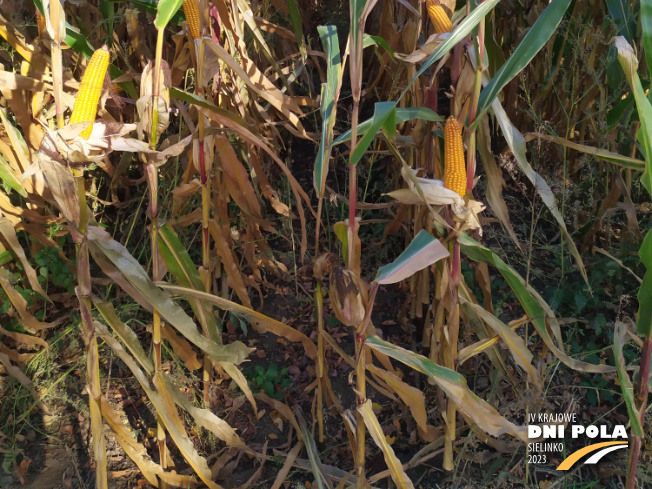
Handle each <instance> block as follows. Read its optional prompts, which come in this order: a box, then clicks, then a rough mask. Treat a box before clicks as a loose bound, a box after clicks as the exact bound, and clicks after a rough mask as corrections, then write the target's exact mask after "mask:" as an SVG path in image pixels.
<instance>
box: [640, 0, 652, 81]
mask: <svg viewBox="0 0 652 489" xmlns="http://www.w3.org/2000/svg"><path fill="white" fill-rule="evenodd" d="M641 27H642V30H643V50H644V51H645V59H646V60H647V69H648V70H649V72H650V76H652V0H641Z"/></svg>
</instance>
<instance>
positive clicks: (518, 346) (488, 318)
mask: <svg viewBox="0 0 652 489" xmlns="http://www.w3.org/2000/svg"><path fill="white" fill-rule="evenodd" d="M459 298H460V302H461V305H462V308H463V309H467V308H468V309H471V310H473V312H474V313H475V314H476V315H477V316H478V317H479V318H481V319H482V320H483V321H484V322H485V323H486V324H487V325H489V326H490V327H491V329H492V330H493V331H494V332H495V333H496V334H497V335H498V336H500V338H501V339H502V340H503V342H504V343H505V344H506V345H507V347H508V348H509V351H510V353H511V354H512V357H513V358H514V361H515V362H516V364H517V365H518V366H519V367H521V368H522V369H523V370H525V372H526V373H527V376H528V379H530V382H532V384H534V385H535V386H536V388H537V389H539V391H540V390H541V388H542V383H541V378H540V377H539V376H538V375H537V374H536V372H535V370H534V367H533V366H532V353H531V352H530V350H528V349H527V346H526V345H525V341H523V338H521V337H520V336H519V335H517V334H516V333H515V332H514V331H513V330H512V329H511V328H509V327H508V326H507V325H505V324H504V323H503V322H502V321H501V320H500V319H498V318H497V317H496V316H494V315H493V314H491V313H490V312H489V311H487V310H486V309H485V308H484V307H482V306H480V305H478V304H475V303H474V302H473V301H472V300H471V298H470V297H469V294H468V291H467V289H466V287H465V286H460V289H459Z"/></svg>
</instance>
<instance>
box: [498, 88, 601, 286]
mask: <svg viewBox="0 0 652 489" xmlns="http://www.w3.org/2000/svg"><path fill="white" fill-rule="evenodd" d="M491 106H492V108H493V111H494V115H495V116H496V120H497V121H498V124H499V125H500V128H501V130H502V132H503V135H504V136H505V140H506V141H507V145H508V146H509V148H510V149H511V150H512V153H513V154H514V158H515V159H516V162H517V163H518V164H519V166H520V168H521V171H522V172H523V173H524V174H525V176H526V177H527V178H528V180H530V182H531V183H532V185H534V188H535V189H536V191H537V193H538V194H539V196H540V197H541V200H542V201H543V203H544V204H545V205H546V207H547V208H548V210H549V211H550V213H551V214H552V216H553V217H554V218H555V220H556V221H557V225H558V226H559V229H560V231H561V233H562V234H563V236H564V242H565V244H566V246H567V247H568V250H569V251H570V253H571V255H573V258H574V259H575V263H576V264H577V267H578V268H579V270H580V274H581V275H582V278H583V279H584V282H586V284H587V285H588V286H589V288H590V284H589V278H588V276H587V275H586V268H585V267H584V262H583V261H582V257H581V256H580V252H579V251H578V249H577V246H575V241H573V237H572V236H571V234H570V233H569V232H568V228H566V221H564V217H563V216H562V215H561V212H559V208H558V207H557V201H556V199H555V194H554V193H553V192H552V189H551V188H550V186H549V185H548V183H547V182H546V181H545V180H544V179H543V178H542V177H541V175H539V174H538V173H537V172H535V171H534V169H533V168H532V166H531V165H530V163H529V162H528V161H527V156H526V149H527V148H526V146H525V139H524V138H523V135H522V134H521V133H520V131H519V130H518V129H517V128H516V126H514V124H512V121H511V120H510V119H509V117H508V116H507V113H506V112H505V109H503V106H502V105H501V104H500V102H499V101H498V99H494V101H493V103H492V105H491Z"/></svg>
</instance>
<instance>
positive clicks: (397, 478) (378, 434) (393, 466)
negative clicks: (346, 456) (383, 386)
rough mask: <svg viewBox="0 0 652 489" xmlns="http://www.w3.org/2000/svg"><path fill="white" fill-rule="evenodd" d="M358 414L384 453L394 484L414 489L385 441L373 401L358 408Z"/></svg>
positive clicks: (405, 488)
mask: <svg viewBox="0 0 652 489" xmlns="http://www.w3.org/2000/svg"><path fill="white" fill-rule="evenodd" d="M358 412H359V413H360V414H361V415H362V418H363V419H364V424H365V425H366V426H367V429H368V430H369V434H370V435H371V438H373V440H374V442H376V445H378V448H380V450H381V451H382V452H383V456H384V457H385V463H386V464H387V467H388V468H389V472H390V474H391V477H392V480H393V481H394V484H396V486H397V487H398V488H400V489H414V484H412V481H411V480H410V478H409V477H408V476H407V474H406V473H405V470H403V464H402V463H401V461H400V460H399V459H398V458H397V457H396V454H395V453H394V449H393V448H392V447H391V446H390V445H389V443H387V440H386V439H385V434H384V433H383V429H382V428H381V427H380V423H379V422H378V418H376V415H375V414H374V412H373V410H372V409H371V400H369V399H367V401H366V402H365V403H364V404H362V405H360V406H358Z"/></svg>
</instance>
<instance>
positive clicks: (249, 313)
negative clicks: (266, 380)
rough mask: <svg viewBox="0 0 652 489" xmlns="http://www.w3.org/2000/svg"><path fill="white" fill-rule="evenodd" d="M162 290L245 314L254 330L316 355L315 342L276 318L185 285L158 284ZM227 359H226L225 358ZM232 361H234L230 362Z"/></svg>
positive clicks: (313, 357) (310, 354)
mask: <svg viewBox="0 0 652 489" xmlns="http://www.w3.org/2000/svg"><path fill="white" fill-rule="evenodd" d="M160 287H161V288H163V289H164V290H169V291H170V292H171V293H173V294H179V295H181V296H184V297H196V298H198V299H200V300H202V301H206V302H211V303H213V304H215V305H217V307H219V308H220V309H222V310H224V311H231V312H234V313H236V314H240V315H242V316H245V317H246V318H247V319H248V320H249V321H251V322H252V323H254V324H255V325H257V326H258V327H257V328H256V330H258V331H259V332H264V331H267V332H270V333H274V334H275V335H277V336H282V337H284V338H287V339H288V340H290V341H294V342H298V343H301V344H302V345H303V347H304V349H305V350H306V354H307V355H308V356H310V358H312V359H313V360H314V359H316V357H317V347H316V346H315V343H314V342H313V341H312V340H311V339H310V338H308V337H307V336H306V335H304V334H303V333H301V332H300V331H297V330H296V329H294V328H292V327H291V326H288V325H287V324H283V323H281V322H279V321H277V320H276V319H272V318H270V317H269V316H265V315H264V314H261V313H259V312H257V311H254V310H253V309H250V308H248V307H245V306H242V305H240V304H237V303H235V302H233V301H230V300H227V299H223V298H222V297H217V296H216V295H213V294H208V293H206V292H202V291H199V290H192V289H187V288H185V287H177V286H174V285H168V284H160ZM227 361H228V360H227ZM231 363H234V362H231Z"/></svg>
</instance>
